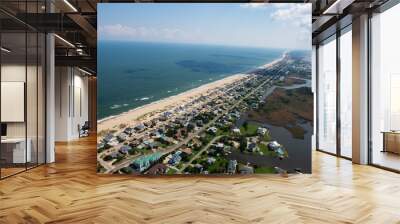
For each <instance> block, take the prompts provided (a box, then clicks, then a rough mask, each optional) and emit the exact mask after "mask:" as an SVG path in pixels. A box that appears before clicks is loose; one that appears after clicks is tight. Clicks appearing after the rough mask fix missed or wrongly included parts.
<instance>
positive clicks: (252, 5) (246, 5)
mask: <svg viewBox="0 0 400 224" xmlns="http://www.w3.org/2000/svg"><path fill="white" fill-rule="evenodd" d="M266 6H267V4H266V3H261V2H260V3H257V2H253V3H244V4H240V7H242V8H252V9H255V8H265V7H266Z"/></svg>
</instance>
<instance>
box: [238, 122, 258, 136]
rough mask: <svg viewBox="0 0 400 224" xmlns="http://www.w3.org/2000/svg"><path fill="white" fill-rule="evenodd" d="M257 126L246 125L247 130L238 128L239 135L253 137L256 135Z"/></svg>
mask: <svg viewBox="0 0 400 224" xmlns="http://www.w3.org/2000/svg"><path fill="white" fill-rule="evenodd" d="M258 127H259V126H258V125H256V124H251V123H249V124H247V128H244V126H242V127H240V133H242V134H244V135H247V136H254V135H257V128H258Z"/></svg>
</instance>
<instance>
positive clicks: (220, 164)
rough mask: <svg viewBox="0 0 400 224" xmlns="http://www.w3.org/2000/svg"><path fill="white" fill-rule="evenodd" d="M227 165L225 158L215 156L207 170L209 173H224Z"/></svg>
mask: <svg viewBox="0 0 400 224" xmlns="http://www.w3.org/2000/svg"><path fill="white" fill-rule="evenodd" d="M227 166H228V160H227V159H225V158H221V157H217V158H216V161H215V162H214V163H213V164H211V165H209V166H208V168H207V170H208V172H209V173H224V172H225V170H226V167H227Z"/></svg>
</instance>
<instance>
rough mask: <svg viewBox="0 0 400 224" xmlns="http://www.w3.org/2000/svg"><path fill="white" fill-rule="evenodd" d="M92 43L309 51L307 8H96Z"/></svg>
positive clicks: (264, 5)
mask: <svg viewBox="0 0 400 224" xmlns="http://www.w3.org/2000/svg"><path fill="white" fill-rule="evenodd" d="M97 18H98V24H97V25H98V32H99V35H98V39H99V40H100V41H101V40H120V41H149V42H173V43H195V44H216V45H230V46H244V47H262V48H282V49H308V50H309V49H310V48H311V4H310V3H298V4H296V3H245V4H242V3H207V4H206V3H161V4H160V3H135V4H132V3H101V4H98V17H97Z"/></svg>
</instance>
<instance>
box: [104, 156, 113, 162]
mask: <svg viewBox="0 0 400 224" xmlns="http://www.w3.org/2000/svg"><path fill="white" fill-rule="evenodd" d="M112 159H113V157H112V156H110V155H106V156H104V158H103V160H104V161H111V160H112Z"/></svg>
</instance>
